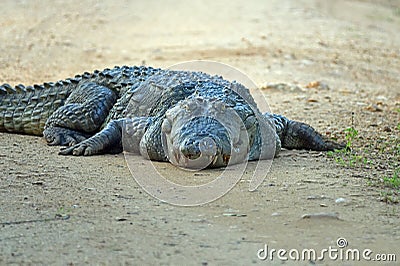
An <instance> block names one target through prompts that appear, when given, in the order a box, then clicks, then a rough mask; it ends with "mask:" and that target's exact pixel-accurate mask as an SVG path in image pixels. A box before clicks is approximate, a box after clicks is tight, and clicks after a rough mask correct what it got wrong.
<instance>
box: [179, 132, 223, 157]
mask: <svg viewBox="0 0 400 266" xmlns="http://www.w3.org/2000/svg"><path fill="white" fill-rule="evenodd" d="M180 150H181V153H182V155H184V156H185V157H186V158H187V159H189V160H194V159H197V158H199V157H201V156H208V157H211V156H215V155H217V144H216V143H215V141H214V140H213V139H212V138H211V137H203V138H200V139H199V140H194V139H188V140H186V141H184V142H183V143H182V144H181V146H180Z"/></svg>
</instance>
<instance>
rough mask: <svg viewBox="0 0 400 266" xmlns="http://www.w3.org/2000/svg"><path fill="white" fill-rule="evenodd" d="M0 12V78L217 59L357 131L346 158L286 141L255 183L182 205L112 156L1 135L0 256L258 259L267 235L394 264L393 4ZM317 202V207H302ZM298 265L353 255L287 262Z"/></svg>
mask: <svg viewBox="0 0 400 266" xmlns="http://www.w3.org/2000/svg"><path fill="white" fill-rule="evenodd" d="M82 2H83V3H82ZM215 2H216V3H215ZM0 9H1V12H2V15H1V16H0V29H1V30H0V83H3V82H7V83H10V84H13V85H16V84H19V83H23V84H27V85H29V84H33V83H42V82H44V81H57V80H59V79H64V78H67V77H71V76H73V75H75V74H78V73H82V72H84V71H92V70H94V69H103V68H106V67H112V66H114V65H140V64H146V65H151V66H156V67H168V66H170V65H173V64H176V63H179V62H182V61H186V60H195V59H207V60H215V61H219V62H222V63H225V64H230V65H232V66H233V67H235V68H237V69H239V70H241V71H243V72H244V73H246V74H247V75H248V76H249V77H250V78H252V79H253V80H254V82H255V83H256V84H257V85H258V86H259V87H260V88H263V90H262V91H263V93H264V94H265V95H266V98H267V100H268V103H269V105H270V107H271V109H272V110H273V111H274V112H276V113H281V114H284V115H286V116H288V117H290V118H292V119H296V120H301V121H304V122H307V123H310V124H312V125H313V126H315V127H316V128H317V129H318V130H319V131H321V132H322V133H323V134H328V135H330V136H332V137H337V138H339V140H342V141H344V140H345V135H346V131H345V129H347V128H349V127H352V126H354V128H355V129H357V130H358V135H357V136H356V137H355V138H354V140H353V147H354V150H355V151H358V153H357V155H354V154H353V155H345V157H344V160H341V159H339V156H340V154H333V155H331V157H333V158H331V157H328V156H327V155H326V154H325V153H315V152H303V151H285V152H283V153H282V155H281V156H280V157H279V158H277V159H275V160H274V162H273V165H272V169H271V170H270V171H269V172H268V174H267V177H266V180H264V182H263V183H262V185H261V186H260V187H259V188H258V190H257V191H255V192H249V191H248V190H247V185H248V182H247V181H246V180H243V181H242V182H239V184H238V185H237V186H236V187H235V188H234V189H233V190H232V191H231V192H229V193H228V194H227V195H226V196H224V197H223V198H221V199H219V200H217V201H214V202H212V203H209V204H206V205H204V206H201V207H186V208H185V207H176V206H172V205H169V204H165V203H161V202H160V201H158V200H157V199H154V198H153V197H151V196H149V195H147V194H146V193H145V192H144V191H143V190H142V189H141V188H140V187H139V186H138V185H137V183H136V182H135V181H134V179H133V177H132V175H131V173H130V172H129V169H128V167H127V165H126V162H125V160H124V156H123V155H102V156H93V157H86V158H77V157H62V156H58V155H57V151H58V149H59V148H58V147H49V146H46V144H45V142H44V140H42V139H41V138H39V137H33V136H23V135H14V134H6V133H0V137H1V139H2V141H1V144H0V158H1V163H0V169H1V173H2V174H1V176H0V178H1V179H0V223H1V225H0V264H1V265H5V264H57V265H82V264H106V265H108V264H110V265H120V264H127V265H146V264H147V265H169V264H171V265H179V264H182V263H183V262H185V264H187V265H234V264H235V265H249V264H266V263H267V262H271V261H270V260H271V257H268V258H267V259H266V261H263V260H260V259H259V258H258V256H257V253H258V251H259V250H260V249H263V248H265V245H267V246H268V248H269V251H271V249H276V250H278V249H285V250H287V251H289V250H291V249H296V250H299V251H300V252H301V251H302V250H304V249H314V250H316V251H317V252H318V254H319V252H321V251H322V250H323V249H329V247H332V248H336V249H338V250H339V251H346V250H347V249H358V250H360V251H363V250H365V249H370V250H372V254H370V257H371V258H375V255H376V254H379V253H382V254H395V255H396V256H397V263H398V261H399V260H400V253H399V252H398V251H399V248H398V247H399V244H400V234H399V232H400V222H399V218H400V215H399V214H400V207H399V206H400V205H399V204H398V195H399V194H398V193H399V192H398V189H395V188H393V187H388V186H387V185H388V182H386V183H385V182H384V180H387V178H389V177H393V176H394V175H395V170H396V169H399V153H400V152H399V150H398V149H399V135H400V132H399V126H398V124H399V120H400V113H399V108H400V90H399V84H400V70H399V69H400V49H399V47H400V35H399V34H398V32H400V4H399V3H398V2H397V1H390V0H386V1H384V0H381V1H367V0H363V1H361V0H359V1H355V0H348V1H342V0H339V1H316V0H315V1H312V0H302V1H289V0H287V1H275V0H272V1H249V2H248V3H245V2H236V1H191V3H190V5H187V4H186V2H184V1H176V0H170V1H162V2H161V1H100V2H98V1H76V0H71V1H68V2H65V1H8V0H3V1H2V2H1V3H0ZM270 82H272V83H275V84H276V83H279V82H285V83H290V84H294V85H293V86H289V87H288V86H286V87H282V86H281V87H279V86H272V87H273V88H271V86H268V83H270ZM318 84H320V86H318ZM321 84H322V85H321ZM295 85H298V86H295ZM352 113H354V115H353V120H354V121H353V122H352ZM346 156H347V157H346ZM356 156H359V157H361V158H359V157H356ZM335 158H336V160H335ZM340 158H341V157H340ZM352 159H354V160H355V161H356V162H355V163H354V164H355V165H353V164H352V163H351V160H352ZM161 167H163V168H165V170H166V171H172V173H173V171H175V170H174V169H173V167H171V166H170V165H166V164H162V165H161ZM204 175H207V172H205V173H204ZM201 176H202V174H198V173H197V174H195V173H193V178H196V179H197V180H198V179H199V178H201ZM385 178H386V179H385ZM393 180H395V179H393ZM315 213H325V214H328V215H323V217H318V215H317V217H314V216H312V215H311V218H302V216H303V215H307V214H315ZM306 217H309V216H306ZM337 218H338V219H337ZM339 238H344V239H345V240H347V242H348V245H347V247H344V248H340V247H338V244H337V240H338V239H339ZM339 251H338V252H339ZM293 254H294V253H292V255H293ZM258 255H260V256H261V257H262V255H265V252H264V251H263V250H261V252H260V253H259V254H258ZM273 256H274V257H273V261H272V263H273V264H274V263H275V264H281V263H282V260H281V259H279V258H278V257H277V256H278V255H277V253H274V254H273ZM284 256H285V255H284ZM288 256H289V253H286V257H288ZM292 263H293V264H295V263H299V262H298V261H297V262H296V261H295V260H293V259H290V258H289V259H288V261H286V262H285V264H292ZM310 263H316V264H318V265H319V264H323V265H337V264H344V265H353V264H360V265H365V263H366V262H365V259H363V258H361V261H360V262H355V261H349V262H347V261H346V260H345V259H344V260H343V261H341V260H340V259H336V260H335V259H330V258H329V257H328V255H327V254H325V260H324V261H319V260H313V261H312V262H309V261H308V260H301V261H300V264H303V265H308V264H310ZM381 264H382V265H386V264H393V265H394V264H395V262H381Z"/></svg>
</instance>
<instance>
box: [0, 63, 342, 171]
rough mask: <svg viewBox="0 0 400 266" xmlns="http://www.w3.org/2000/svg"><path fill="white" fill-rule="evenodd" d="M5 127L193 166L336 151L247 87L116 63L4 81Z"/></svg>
mask: <svg viewBox="0 0 400 266" xmlns="http://www.w3.org/2000/svg"><path fill="white" fill-rule="evenodd" d="M0 131H2V132H14V133H24V134H32V135H43V136H44V137H45V139H46V141H47V142H48V144H49V145H61V146H66V147H65V148H63V149H62V150H61V151H60V154H63V155H68V154H72V155H94V154H100V153H118V152H122V150H123V149H126V150H128V151H132V152H139V153H141V154H142V155H143V156H144V157H146V158H148V159H151V160H158V161H170V162H171V163H173V164H175V165H179V166H183V167H189V168H199V169H200V168H204V167H220V166H226V165H227V164H228V163H239V162H241V161H243V160H247V159H249V160H257V159H267V158H272V157H274V156H276V155H277V154H278V153H279V151H280V149H281V148H288V149H311V150H321V151H324V150H332V149H337V148H341V147H342V145H340V144H337V143H335V142H332V141H329V140H327V139H326V138H324V137H322V136H321V135H320V134H319V133H317V132H316V131H315V130H314V129H313V128H312V127H310V126H309V125H307V124H304V123H301V122H297V121H292V120H289V119H288V118H286V117H284V116H280V115H276V114H270V113H265V114H261V113H260V111H259V110H258V108H257V106H256V104H255V102H254V99H253V98H252V96H251V95H250V92H249V90H248V89H247V88H245V87H244V86H243V85H241V84H239V83H236V82H229V81H227V80H224V79H223V78H222V77H219V76H210V75H208V74H205V73H202V72H190V71H172V70H162V69H156V68H151V67H144V66H140V67H137V66H134V67H128V66H123V67H114V68H112V69H104V70H103V71H97V70H96V71H94V72H92V73H88V72H85V73H84V74H82V75H77V76H75V77H74V78H69V79H66V80H62V81H58V82H55V83H44V84H42V85H34V86H28V87H25V86H23V85H17V86H15V87H11V86H10V85H8V84H3V85H1V86H0Z"/></svg>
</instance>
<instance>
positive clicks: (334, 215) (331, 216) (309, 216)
mask: <svg viewBox="0 0 400 266" xmlns="http://www.w3.org/2000/svg"><path fill="white" fill-rule="evenodd" d="M301 218H302V219H314V218H329V219H335V220H339V214H338V213H337V212H318V213H307V214H304V215H303V216H301Z"/></svg>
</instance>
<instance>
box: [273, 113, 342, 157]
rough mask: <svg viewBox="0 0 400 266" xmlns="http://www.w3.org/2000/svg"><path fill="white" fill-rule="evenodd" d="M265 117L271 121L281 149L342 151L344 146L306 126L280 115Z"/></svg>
mask: <svg viewBox="0 0 400 266" xmlns="http://www.w3.org/2000/svg"><path fill="white" fill-rule="evenodd" d="M266 116H268V117H269V118H272V119H273V121H274V123H275V127H276V132H277V134H278V136H279V138H280V140H281V143H282V148H286V149H307V150H314V151H330V150H335V149H343V148H344V147H345V146H346V145H344V144H341V143H337V142H335V141H333V140H330V139H329V138H328V137H326V136H322V135H321V134H320V133H318V132H317V131H316V130H315V129H314V128H313V127H311V126H310V125H308V124H305V123H302V122H298V121H293V120H290V119H288V118H286V117H284V116H282V115H276V114H272V115H271V114H266Z"/></svg>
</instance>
